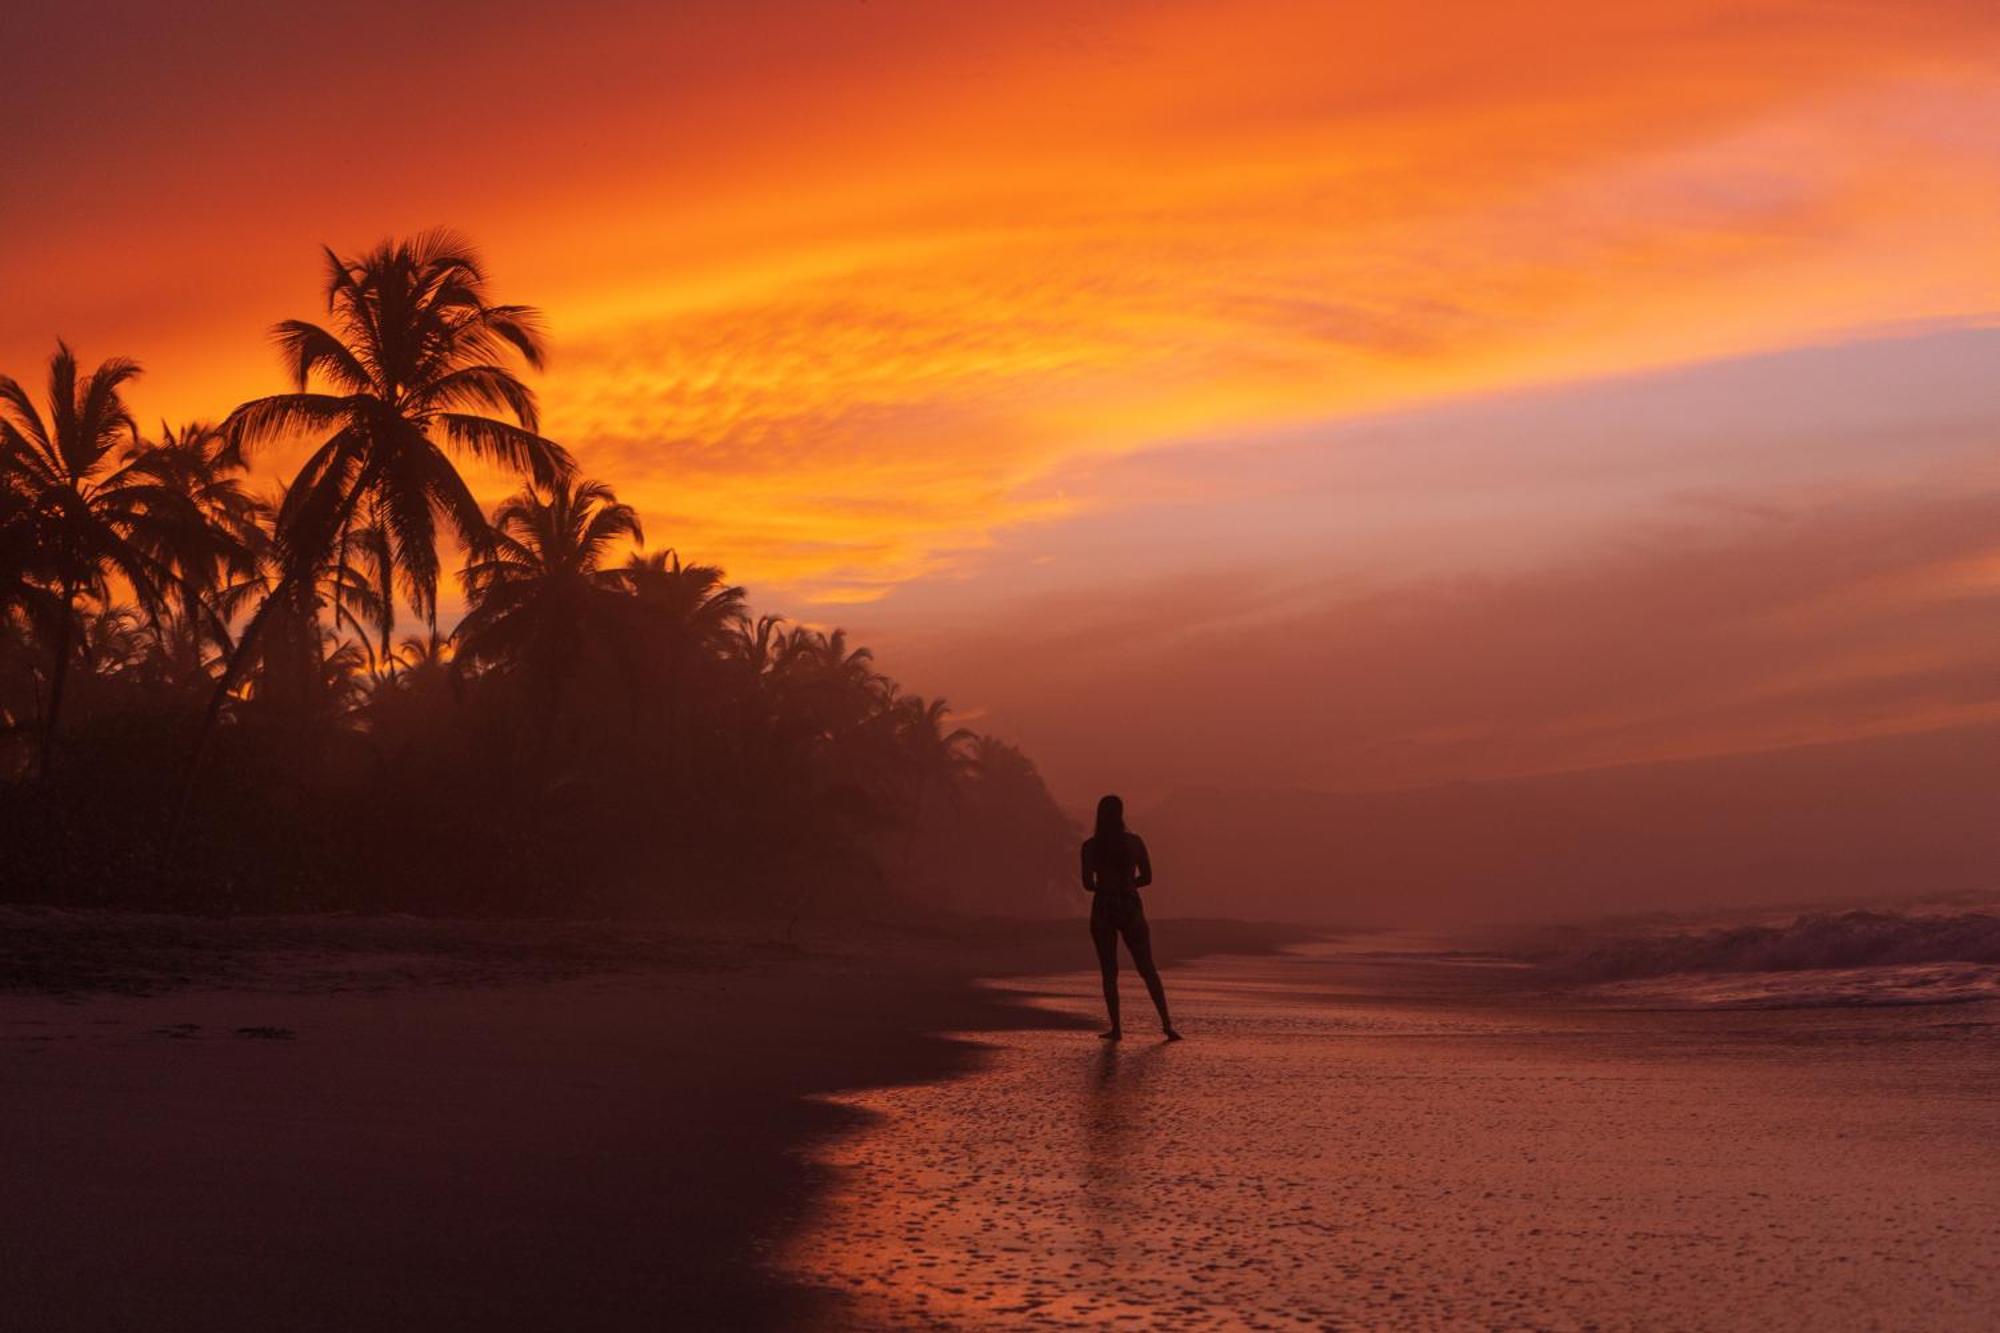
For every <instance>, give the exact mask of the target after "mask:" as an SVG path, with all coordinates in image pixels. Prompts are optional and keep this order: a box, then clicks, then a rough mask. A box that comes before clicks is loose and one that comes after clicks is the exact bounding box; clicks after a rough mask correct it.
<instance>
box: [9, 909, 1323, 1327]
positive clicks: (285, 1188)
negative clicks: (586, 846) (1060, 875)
mask: <svg viewBox="0 0 2000 1333" xmlns="http://www.w3.org/2000/svg"><path fill="white" fill-rule="evenodd" d="M29 918H33V920H29ZM1159 925H1160V926H1161V927H1162V939H1161V950H1160V953H1161V957H1162V962H1163V965H1164V966H1168V967H1171V966H1172V965H1173V964H1174V962H1176V961H1184V960H1185V959H1187V958H1190V957H1194V956H1198V955H1200V954H1204V953H1217V952H1255V951H1258V950H1269V949H1274V948H1277V947H1280V946H1282V945H1283V944H1285V943H1288V942H1292V941H1296V940H1302V939H1306V938H1310V937H1311V936H1312V935H1313V934H1314V933H1315V932H1312V931H1308V930H1304V929H1300V928H1293V927H1284V926H1261V925H1250V924H1246V923H1232V922H1215V921H1208V922H1197V921H1190V922H1173V921H1162V922H1160V923H1159ZM1083 930H1084V928H1083V923H1082V922H1081V921H1080V920H1077V921H1070V920H1058V921H1049V922H1042V921H1036V922H963V921H960V922H944V921H941V920H933V921H925V922H917V923H907V924H904V925H901V926H898V927H894V928H891V927H884V926H881V925H871V926H852V925H842V926H831V925H827V924H825V923H815V924H814V925H812V926H809V927H808V928H807V929H806V930H805V931H804V932H803V934H804V939H803V940H802V941H801V942H800V943H798V944H784V943H782V942H778V941H774V940H771V939H769V938H767V937H766V935H767V932H766V931H765V930H764V929H763V928H762V927H761V926H757V925H745V924H742V923H737V924H734V925H724V924H722V923H712V922H711V923H707V924H706V925H705V926H702V927H693V926H688V925H681V926H671V925H667V924H664V923H631V924H621V923H613V922H587V923H567V924H559V923H546V922H544V923H526V922H503V923H493V922H462V921H460V922H452V921H444V922H440V921H423V920H417V919H414V918H407V919H406V918H252V919H237V920H230V919H220V920H217V919H199V918H194V919H190V918H161V917H131V916H121V915H119V914H112V913H60V912H44V911H39V910H27V911H23V910H20V909H7V910H6V911H5V912H4V913H0V967H4V968H5V971H4V972H0V977H4V978H5V984H7V985H9V986H10V987H12V988H11V989H8V990H6V991H4V992H0V1059H4V1062H5V1063H4V1064H3V1065H0V1070H4V1073H0V1131H4V1132H6V1133H7V1134H8V1135H9V1137H10V1139H11V1140H12V1141H13V1142H14V1144H15V1145H16V1151H15V1152H14V1153H11V1154H10V1162H9V1165H8V1166H7V1167H5V1168H0V1171H4V1176H5V1179H4V1180H0V1184H4V1186H5V1187H6V1189H7V1192H8V1194H9V1196H10V1198H12V1199H14V1200H16V1201H17V1202H16V1206H15V1207H14V1208H13V1209H11V1210H10V1214H11V1220H10V1222H9V1223H8V1224H7V1230H8V1231H9V1232H12V1233H14V1234H11V1235H8V1236H6V1237H5V1238H4V1240H5V1242H6V1243H5V1244H4V1246H0V1250H4V1254H5V1257H4V1258H0V1282H4V1283H5V1285H6V1286H7V1287H8V1289H9V1290H10V1291H12V1292H13V1293H15V1303H14V1308H15V1309H16V1310H17V1311H18V1312H20V1314H21V1315H22V1317H23V1318H25V1319H28V1320H29V1322H31V1323H33V1324H34V1326H36V1327H41V1328H51V1329H59V1328H74V1329H102V1328H137V1327H147V1328H175V1327H186V1328H196V1327H199V1328H209V1329H214V1328H225V1329H226V1328H256V1327H273V1326H285V1327H290V1328H295V1329H311V1328H328V1329H333V1328H344V1327H357V1326H367V1327H381V1328H418V1327H425V1328H433V1327H449V1326H461V1327H463V1326H476V1327H482V1328H508V1327H519V1328H531V1327H548V1326H551V1325H552V1324H562V1323H568V1324H569V1325H571V1326H582V1327H595V1328H622V1327H633V1328H637V1327H655V1326H657V1322H658V1319H659V1317H660V1316H661V1315H662V1314H665V1313H672V1314H679V1315H682V1316H688V1317H694V1318H697V1319H701V1320H704V1321H706V1322H709V1323H710V1324H716V1323H723V1324H727V1325H728V1326H731V1327H746V1328H747V1327H777V1326H785V1325H790V1324H794V1323H797V1322H800V1321H802V1320H806V1319H809V1318H811V1319H825V1318H827V1317H829V1310H830V1306H831V1304H832V1303H834V1302H836V1301H837V1300H838V1296H837V1294H836V1293H831V1292H827V1291H824V1290H819V1289H807V1288H802V1287H799V1286H798V1285H796V1284H794V1283H790V1282H787V1281H786V1280H785V1279H784V1278H783V1277H782V1276H781V1275H779V1274H776V1273H774V1272H772V1271H770V1270H769V1269H767V1268H766V1267H765V1266H764V1260H765V1259H766V1257H767V1256H768V1255H770V1254H771V1253H773V1252H774V1251H775V1249H776V1248H777V1247H779V1246H780V1245H781V1244H782V1243H783V1242H784V1240H785V1238H786V1237H787V1236H789V1235H790V1234H792V1233H793V1232H794V1231H795V1230H796V1229H797V1227H798V1226H799V1225H800V1223H801V1222H802V1221H803V1220H804V1219H805V1218H807V1217H808V1216H810V1215H811V1213H812V1211H813V1209H814V1208H815V1207H816V1206H817V1204H818V1202H819V1200H820V1199H821V1198H822V1197H823V1195H824V1192H825V1190H824V1187H825V1184H826V1180H825V1174H826V1172H825V1168H824V1167H822V1166H819V1165H817V1164H815V1163H814V1162H813V1161H812V1160H811V1157H812V1149H813V1148H814V1146H815V1145H816V1144H820V1143H824V1142H826V1141H827V1140H828V1139H830V1138H832V1137H834V1136H837V1135H839V1134H841V1133H843V1132H845V1131H847V1130H849V1129H852V1128H854V1127H856V1126H857V1125H858V1124H859V1123H862V1122H863V1121H864V1120H865V1117H863V1116H861V1115H860V1114H859V1113H857V1112H855V1111H853V1110H851V1109H847V1108H843V1107H841V1106H839V1105H837V1104H835V1103H833V1102H831V1101H829V1100H827V1098H829V1097H831V1096H834V1095H836V1094H841V1093H851V1092H855V1091H861V1090H867V1089H876V1088H887V1087H896V1086H907V1085H910V1084H916V1083H925V1082H935V1081H940V1080H945V1079H949V1078H951V1077H953V1076H955V1075H957V1074H960V1073H963V1072H966V1071H968V1070H970V1069H972V1068H974V1067H975V1066H976V1065H977V1064H978V1062H979V1061H980V1060H981V1059H982V1057H983V1048H982V1046H981V1045H980V1044H979V1043H978V1042H977V1040H976V1037H977V1034H979V1033H981V1032H991V1031H999V1030H1022V1029H1029V1028H1062V1027H1069V1026H1072V1025H1074V1023H1073V1020H1067V1019H1065V1018H1064V1017H1063V1016H1061V1015H1057V1014H1052V1013H1049V1012H1048V1011H1047V1010H1045V1009H1042V1008H1038V1007H1036V1006H1033V1005H1031V1004H1029V1003H1028V998H1029V997H1028V996H1026V995H1024V994H1022V993H1020V992H1018V991H1014V992H1010V991H1006V990H1002V989H999V988H995V987H991V986H985V985H981V984H980V982H981V981H982V980H983V979H987V978H995V979H998V978H1005V977H1009V976H1013V977H1019V976H1032V975H1038V974H1045V973H1048V972H1052V971H1069V970H1075V969H1077V968H1088V967H1089V966H1090V965H1091V955H1090V952H1089V948H1088V943H1087V940H1086V939H1085V938H1084V933H1083ZM537 941H538V942H539V943H538V944H536V943H535V942H537ZM52 952H54V953H55V954H56V955H58V956H55V957H51V956H50V955H51V953H52ZM38 957H39V959H40V963H39V968H40V970H39V971H38V972H37V971H34V970H33V969H32V968H31V967H30V966H29V965H28V964H30V963H32V962H33V960H35V959H36V958H38ZM23 978H33V979H34V981H35V985H36V988H35V989H34V990H32V991H23V990H21V989H19V988H18V987H19V985H20V983H21V981H22V979H23ZM943 1033H954V1034H971V1039H968V1037H967V1036H944V1035H940V1034H943Z"/></svg>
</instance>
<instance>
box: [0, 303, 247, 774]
mask: <svg viewBox="0 0 2000 1333" xmlns="http://www.w3.org/2000/svg"><path fill="white" fill-rule="evenodd" d="M138 374H139V364H138V363H137V362H136V361H131V360H127V359H126V358H124V357H113V358H112V359H110V360H108V361H105V362H103V363H102V364H101V365H99V366H98V367H97V369H96V370H94V371H92V372H91V373H90V374H88V375H85V376H82V377H81V378H79V377H78V375H77V362H76V354H75V353H73V352H72V351H70V349H69V347H68V345H67V344H64V343H60V342H59V343H57V344H56V352H55V355H54V356H52V357H50V358H49V385H48V409H49V410H48V415H47V416H46V417H44V416H43V414H42V413H41V412H40V411H38V410H37V409H36V407H35V403H34V400H33V399H32V398H31V397H30V396H29V395H28V392H27V390H25V389H23V388H22V387H21V385H20V384H19V383H18V382H17V381H15V380H14V379H12V378H11V377H8V376H0V458H4V460H5V463H4V466H5V468H6V470H7V471H8V472H10V473H11V474H12V475H13V479H14V480H13V482H12V485H13V486H14V487H16V488H17V489H18V491H19V493H20V495H21V496H23V497H24V498H25V501H26V504H27V507H28V511H29V515H30V518H29V522H30V523H31V525H32V528H33V531H34V533H35V548H36V549H35V568H34V569H33V570H32V571H31V577H33V578H34V579H35V580H36V581H37V582H39V583H41V584H42V585H43V586H44V587H46V588H48V589H49V590H50V591H51V592H52V593H53V594H54V604H53V606H52V608H50V612H49V618H50V621H51V623H50V625H49V641H50V670H49V692H48V703H47V706H46V708H45V709H44V710H43V716H42V742H41V758H40V763H41V768H42V771H43V772H44V773H47V772H48V771H49V767H50V764H51V761H52V759H53V756H54V753H55V741H56V732H57V728H58V727H59V726H60V725H61V721H62V709H63V697H64V694H65V691H66V688H67V685H68V681H69V673H70V666H71V659H72V658H73V657H74V656H75V649H76V629H77V627H76V613H77V604H78V602H79V601H80V600H82V599H84V598H91V599H95V600H98V601H103V600H105V599H107V598H108V597H109V596H110V591H111V581H112V580H113V579H117V580H119V581H120V582H122V583H123V584H124V585H125V587H127V588H128V589H129V590H130V591H131V593H132V595H133V597H134V598H136V599H137V600H138V602H139V605H140V606H141V608H142V609H143V610H144V611H145V613H146V614H147V615H148V616H154V615H157V614H158V613H159V612H160V611H161V609H162V607H163V604H164V601H165V599H166V597H167V596H168V594H169V593H170V592H171V591H172V590H174V589H175V588H176V587H177V586H178V585H179V575H178V573H177V570H178V569H181V568H186V567H189V566H190V565H194V564H199V563H200V560H201V558H202V553H203V551H204V550H205V548H206V544H207V540H208V534H207V532H206V526H205V522H204V520H203V519H202V516H201V515H200V514H199V513H198V512H197V511H196V510H195V509H194V507H193V506H192V505H191V504H189V503H187V502H186V501H185V498H184V497H181V496H179V495H177V493H176V492H174V491H173V490H172V488H170V487H163V486H161V485H160V484H159V481H158V478H157V477H156V476H155V475H154V473H153V471H152V469H151V466H150V458H149V456H148V455H149V451H147V450H146V449H145V448H144V447H143V445H141V443H140V441H139V435H138V428H137V425H136V424H135V423H134V421H133V419H132V414H131V412H130V411H129V410H128V409H127V407H126V406H125V401H124V396H123V390H124V387H125V386H126V385H127V384H129V383H130V382H131V381H132V380H133V379H135V378H136V377H137V376H138ZM120 446H125V453H124V458H123V460H122V462H121V459H120V458H119V456H118V452H117V451H118V450H119V449H120Z"/></svg>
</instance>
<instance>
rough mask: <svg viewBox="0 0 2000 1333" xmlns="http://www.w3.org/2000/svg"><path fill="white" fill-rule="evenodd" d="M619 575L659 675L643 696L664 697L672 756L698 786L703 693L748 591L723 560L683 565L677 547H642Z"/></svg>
mask: <svg viewBox="0 0 2000 1333" xmlns="http://www.w3.org/2000/svg"><path fill="white" fill-rule="evenodd" d="M617 573H618V576H619V579H620V581H621V582H622V584H623V585H624V586H625V587H626V588H628V589H630V591H631V593H632V599H633V605H632V610H633V613H634V619H633V624H634V633H635V639H636V643H637V645H638V646H639V649H640V653H641V661H642V662H644V663H646V664H648V665H649V666H650V668H651V670H652V671H654V672H655V673H657V687H656V689H655V690H650V691H647V692H646V694H645V695H643V696H642V697H644V698H646V699H648V700H652V699H655V698H657V700H658V704H659V706H658V707H657V708H656V709H655V714H656V717H655V725H659V724H660V723H661V722H662V721H663V722H664V729H665V737H664V744H665V747H666V751H667V757H668V762H669V764H670V765H671V766H672V771H673V773H674V775H675V781H676V783H677V785H678V786H679V787H680V788H681V789H682V790H684V791H685V790H688V789H691V788H692V787H693V785H694V764H695V756H694V746H695V734H694V732H695V728H694V717H695V698H696V695H697V694H698V693H700V692H701V691H702V690H703V689H704V688H705V687H706V686H707V685H708V684H709V682H708V681H707V680H705V679H704V676H705V675H706V674H707V671H706V669H707V668H708V667H710V666H712V665H713V664H714V663H715V662H716V661H718V660H719V659H720V658H721V657H722V655H723V653H724V652H725V651H726V650H727V648H728V647H729V645H730V643H731V642H732V641H733V640H734V637H735V634H736V630H737V626H738V625H739V624H741V623H742V620H743V618H744V611H743V601H744V595H745V594H744V590H743V589H742V588H740V587H737V586H736V585H734V584H728V583H724V582H723V573H722V570H721V569H720V568H719V567H718V566H715V565H684V564H682V563H681V557H680V553H679V552H678V551H676V550H674V549H673V548H671V547H669V548H668V549H666V550H664V551H651V552H637V553H635V554H633V556H632V557H631V559H629V560H627V561H626V562H625V565H624V567H623V568H622V569H620V570H618V571H617Z"/></svg>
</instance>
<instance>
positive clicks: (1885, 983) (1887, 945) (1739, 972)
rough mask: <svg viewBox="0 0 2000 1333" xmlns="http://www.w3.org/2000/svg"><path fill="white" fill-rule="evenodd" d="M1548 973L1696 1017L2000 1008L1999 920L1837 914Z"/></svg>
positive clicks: (1659, 944)
mask: <svg viewBox="0 0 2000 1333" xmlns="http://www.w3.org/2000/svg"><path fill="white" fill-rule="evenodd" d="M1546 962H1547V965H1548V966H1549V970H1550V972H1551V973H1552V974H1553V975H1555V976H1557V977H1560V978H1562V979H1563V980H1566V981H1568V982H1571V983H1581V984H1584V985H1586V986H1588V987H1589V988H1590V991H1591V993H1592V994H1593V995H1594V996H1595V997H1596V998H1598V999H1601V1000H1605V1001H1610V1002H1617V1003H1630V1004H1645V1005H1666V1006H1672V1007H1691V1008H1752V1009H1759V1008H1798V1007H1816V1006H1842V1005H1904V1004H1949V1003H1964V1002H1967V1001H1974V1000H1989V999H1996V998H2000V915H1995V914H1993V913H1990V912H1961V913H1956V914H1920V913H1902V912H1870V911H1851V912H1832V913H1816V914H1810V915H1805V916H1801V917H1799V918H1797V919H1796V920H1794V921H1791V922H1789V923H1786V924H1781V925H1772V924H1764V925H1748V926H1732V927H1724V928H1719V929H1715V930H1708V931H1700V932H1684V933H1678V934H1654V935H1641V936H1634V937H1630V938H1624V939H1616V940H1608V941H1600V942H1599V943H1597V944H1595V945H1593V946H1591V947H1589V948H1587V949H1584V950H1582V951H1580V952H1576V953H1572V954H1570V955H1568V956H1566V957H1563V958H1560V959H1549V960H1546Z"/></svg>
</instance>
